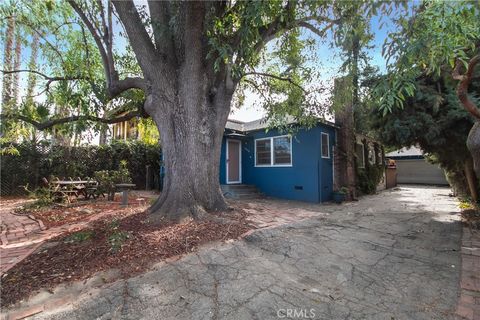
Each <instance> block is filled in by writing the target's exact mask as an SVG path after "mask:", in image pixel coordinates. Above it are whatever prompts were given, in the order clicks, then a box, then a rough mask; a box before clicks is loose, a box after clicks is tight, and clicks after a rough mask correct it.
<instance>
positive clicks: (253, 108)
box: [230, 16, 394, 122]
mask: <svg viewBox="0 0 480 320" xmlns="http://www.w3.org/2000/svg"><path fill="white" fill-rule="evenodd" d="M382 22H384V23H383V24H382ZM370 27H371V30H372V33H373V36H374V38H373V40H372V43H371V45H372V49H369V50H368V54H369V56H370V57H371V61H370V64H371V65H372V66H377V67H378V68H379V70H380V72H384V71H385V69H386V60H385V59H384V58H383V56H382V46H383V43H384V41H385V39H386V37H387V35H388V33H389V32H391V31H393V28H394V26H393V23H392V21H391V17H382V16H376V17H374V18H373V19H372V21H371V23H370ZM302 32H303V35H304V36H309V33H310V32H311V31H309V30H306V31H302ZM330 41H331V36H329V38H327V41H325V42H323V43H317V45H316V48H315V50H316V51H317V54H316V56H317V57H319V59H317V60H316V61H310V62H309V63H310V64H312V65H313V66H314V67H315V68H316V69H317V70H319V71H320V74H321V78H320V80H321V81H322V82H325V83H327V84H329V85H330V86H333V80H334V78H335V76H338V70H339V68H340V66H341V64H342V63H343V61H342V58H341V57H340V56H339V50H338V49H337V50H336V49H332V48H330V47H329V42H330ZM260 99H261V97H260V96H259V95H258V94H256V93H255V92H253V91H251V90H249V91H247V93H246V98H245V103H244V104H243V106H242V107H241V108H240V109H236V110H235V109H233V110H232V112H231V114H230V118H231V119H235V120H239V121H244V122H248V121H253V120H257V119H261V118H263V117H264V116H265V111H264V110H262V108H260V107H259V106H258V101H259V100H260Z"/></svg>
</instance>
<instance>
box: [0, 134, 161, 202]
mask: <svg viewBox="0 0 480 320" xmlns="http://www.w3.org/2000/svg"><path fill="white" fill-rule="evenodd" d="M8 145H10V144H8ZM13 146H14V147H15V148H16V149H17V150H18V154H15V155H2V161H1V162H0V166H1V172H2V179H1V182H2V188H1V192H2V194H3V195H6V194H16V193H18V192H19V191H22V189H21V188H20V187H19V186H23V185H27V184H29V185H30V186H33V187H34V188H35V187H37V186H38V185H39V183H40V179H41V178H42V177H46V178H48V177H50V176H56V177H59V178H68V177H75V178H76V177H81V178H86V177H93V176H94V173H95V172H96V171H102V170H117V169H118V168H119V166H120V162H121V161H122V160H126V161H127V166H128V171H129V172H130V173H131V178H132V181H133V183H135V184H136V185H137V186H138V187H143V186H144V185H145V175H146V165H150V166H151V170H152V172H153V173H154V175H155V176H157V177H158V174H159V171H160V158H161V149H160V146H159V145H158V144H155V145H149V144H146V143H143V142H141V141H127V142H124V141H114V142H112V143H111V144H108V145H101V146H85V147H72V148H68V147H62V146H57V145H52V143H51V142H49V141H40V142H39V143H31V142H29V141H25V142H23V143H20V144H13ZM0 147H3V145H0Z"/></svg>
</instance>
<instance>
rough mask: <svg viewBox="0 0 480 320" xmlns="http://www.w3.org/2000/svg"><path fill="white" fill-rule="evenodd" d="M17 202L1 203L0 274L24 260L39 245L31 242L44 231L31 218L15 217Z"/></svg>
mask: <svg viewBox="0 0 480 320" xmlns="http://www.w3.org/2000/svg"><path fill="white" fill-rule="evenodd" d="M18 205H19V202H17V201H6V202H2V206H1V208H0V217H1V223H0V229H1V233H0V274H4V273H5V272H7V271H8V270H9V269H10V268H11V267H13V266H14V265H15V264H17V263H18V262H20V261H22V260H23V259H25V258H26V257H27V256H28V255H29V254H31V253H32V252H33V251H35V249H37V248H38V246H39V245H40V243H39V242H35V241H32V239H35V238H36V237H37V235H38V233H40V232H42V230H45V227H44V226H43V223H42V222H41V221H38V220H36V219H35V218H33V217H32V216H27V215H16V214H14V213H13V212H14V209H15V207H16V206H18Z"/></svg>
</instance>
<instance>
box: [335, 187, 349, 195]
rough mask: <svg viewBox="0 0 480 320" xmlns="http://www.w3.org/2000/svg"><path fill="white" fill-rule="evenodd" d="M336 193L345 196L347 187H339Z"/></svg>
mask: <svg viewBox="0 0 480 320" xmlns="http://www.w3.org/2000/svg"><path fill="white" fill-rule="evenodd" d="M336 192H338V193H341V194H347V193H348V188H347V187H341V188H340V189H338V190H337V191H336Z"/></svg>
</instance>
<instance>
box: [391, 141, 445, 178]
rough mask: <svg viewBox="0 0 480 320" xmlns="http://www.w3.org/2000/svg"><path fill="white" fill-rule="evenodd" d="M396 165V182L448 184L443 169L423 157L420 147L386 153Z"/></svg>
mask: <svg viewBox="0 0 480 320" xmlns="http://www.w3.org/2000/svg"><path fill="white" fill-rule="evenodd" d="M386 157H387V158H389V159H393V160H395V162H396V166H397V183H405V184H409V183H411V184H432V185H448V182H447V179H446V178H445V173H444V171H443V170H442V169H441V168H440V167H439V166H438V165H435V164H431V163H429V162H428V161H427V160H425V158H424V157H423V152H422V150H421V149H419V148H416V147H411V148H408V149H407V148H403V149H401V150H397V151H394V152H390V153H387V154H386Z"/></svg>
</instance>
